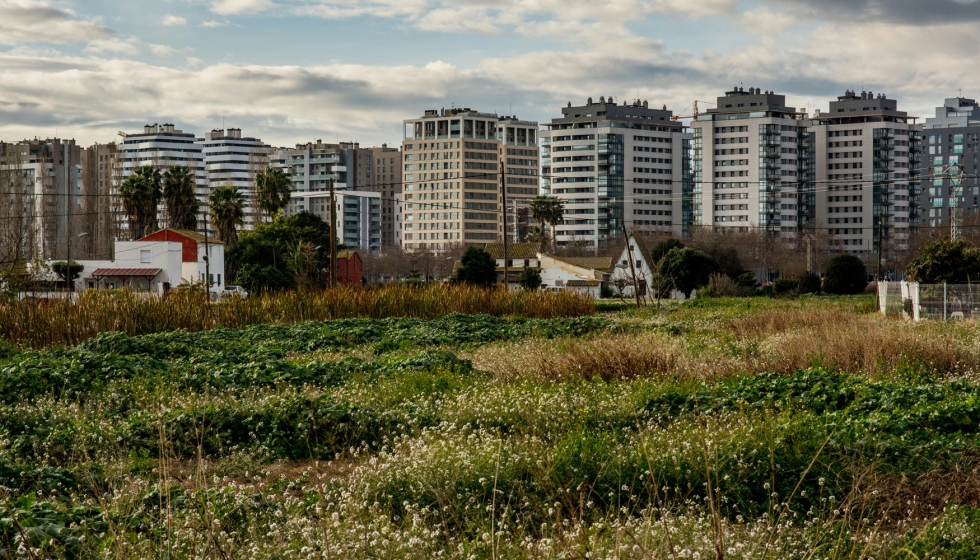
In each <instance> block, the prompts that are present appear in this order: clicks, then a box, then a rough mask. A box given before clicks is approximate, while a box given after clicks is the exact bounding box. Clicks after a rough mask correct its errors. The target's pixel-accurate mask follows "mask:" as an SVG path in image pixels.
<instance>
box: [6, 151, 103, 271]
mask: <svg viewBox="0 0 980 560" xmlns="http://www.w3.org/2000/svg"><path fill="white" fill-rule="evenodd" d="M81 167H82V150H81V148H80V147H79V146H77V145H76V144H75V141H74V140H63V139H60V138H49V139H46V140H39V139H35V140H24V141H22V142H12V143H0V184H2V185H3V187H2V189H3V192H4V194H3V195H2V197H3V199H4V204H3V205H2V207H0V262H6V261H8V260H17V261H22V260H25V259H33V258H40V259H66V258H68V240H69V239H73V240H74V238H75V237H76V236H78V235H79V234H82V233H85V234H86V235H87V233H88V232H85V231H84V230H83V229H81V228H82V227H83V226H84V225H85V224H83V223H82V222H81V221H80V219H81V218H82V217H83V216H81V215H80V214H81V208H82V199H83V197H82V194H83V193H82V189H81V186H80V176H81ZM75 246H77V244H76V245H75ZM73 248H74V247H73ZM77 254H78V253H76V255H77ZM74 256H75V255H73V256H72V258H74Z"/></svg>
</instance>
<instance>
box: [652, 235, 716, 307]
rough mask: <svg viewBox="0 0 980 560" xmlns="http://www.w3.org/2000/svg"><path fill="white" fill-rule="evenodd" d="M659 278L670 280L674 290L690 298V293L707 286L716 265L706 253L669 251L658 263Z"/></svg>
mask: <svg viewBox="0 0 980 560" xmlns="http://www.w3.org/2000/svg"><path fill="white" fill-rule="evenodd" d="M658 272H659V273H660V275H661V276H663V277H664V278H667V279H669V280H670V282H671V284H672V285H673V287H674V289H676V290H679V291H681V292H683V293H684V295H685V296H687V297H691V292H693V291H694V290H696V289H698V288H701V287H702V286H707V285H708V281H709V280H710V277H711V275H712V274H713V273H715V272H718V263H717V262H715V260H714V259H713V258H711V256H710V255H708V254H707V253H704V252H702V251H696V250H694V249H691V248H689V247H684V248H682V249H680V248H674V249H671V250H670V251H669V252H668V253H667V255H665V256H664V258H663V259H662V260H661V261H660V265H659V270H658Z"/></svg>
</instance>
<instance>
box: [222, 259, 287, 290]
mask: <svg viewBox="0 0 980 560" xmlns="http://www.w3.org/2000/svg"><path fill="white" fill-rule="evenodd" d="M235 282H236V283H237V284H238V285H239V286H241V287H243V288H245V289H246V290H247V291H248V292H249V293H253V294H255V293H259V292H279V291H283V290H294V289H296V278H295V277H294V276H293V275H292V274H290V273H289V272H287V271H285V270H280V269H278V268H276V267H274V266H262V265H259V264H253V263H247V264H245V265H244V266H243V267H242V268H241V269H240V270H239V271H238V273H237V274H236V276H235Z"/></svg>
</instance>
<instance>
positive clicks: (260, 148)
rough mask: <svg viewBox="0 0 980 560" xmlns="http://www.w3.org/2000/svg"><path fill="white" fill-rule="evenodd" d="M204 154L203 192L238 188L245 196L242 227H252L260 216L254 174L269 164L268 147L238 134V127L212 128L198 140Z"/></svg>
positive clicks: (269, 147)
mask: <svg viewBox="0 0 980 560" xmlns="http://www.w3.org/2000/svg"><path fill="white" fill-rule="evenodd" d="M198 143H199V144H200V146H201V148H202V151H203V154H204V167H205V171H206V174H207V179H206V180H207V192H208V193H209V194H210V193H211V192H213V191H214V189H216V188H218V187H225V186H233V187H238V190H239V192H241V193H242V195H243V196H244V198H245V224H244V229H253V228H254V227H255V225H256V224H258V223H261V222H262V219H263V216H262V210H261V209H260V208H259V205H258V203H257V199H256V191H255V177H256V176H257V175H258V174H259V173H261V172H263V171H264V170H265V169H266V168H267V167H269V165H270V164H271V154H272V150H273V149H272V147H271V146H269V145H268V144H265V143H264V142H262V141H261V140H259V139H258V138H248V137H243V136H242V130H241V129H240V128H229V129H226V130H220V129H216V130H212V131H211V132H207V133H205V134H204V141H203V142H201V141H200V140H199V141H198Z"/></svg>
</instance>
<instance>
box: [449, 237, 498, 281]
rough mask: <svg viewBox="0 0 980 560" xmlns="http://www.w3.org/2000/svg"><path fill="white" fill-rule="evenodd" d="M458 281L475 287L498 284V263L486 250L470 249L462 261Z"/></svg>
mask: <svg viewBox="0 0 980 560" xmlns="http://www.w3.org/2000/svg"><path fill="white" fill-rule="evenodd" d="M460 264H462V266H461V267H460V269H459V271H458V272H457V273H456V281H457V282H459V283H462V284H471V285H473V286H485V287H490V286H493V285H494V284H495V283H496V282H497V262H496V261H495V260H493V257H491V256H490V253H488V252H487V251H486V250H485V249H481V248H480V247H470V248H469V249H467V250H466V252H465V253H463V258H461V259H460Z"/></svg>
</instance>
